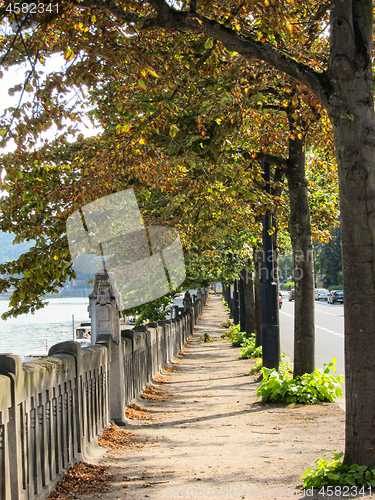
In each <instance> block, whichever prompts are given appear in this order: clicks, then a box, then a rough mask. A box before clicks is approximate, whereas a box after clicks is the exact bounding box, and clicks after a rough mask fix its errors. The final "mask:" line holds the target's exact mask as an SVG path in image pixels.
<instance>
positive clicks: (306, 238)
mask: <svg viewBox="0 0 375 500" xmlns="http://www.w3.org/2000/svg"><path fill="white" fill-rule="evenodd" d="M286 175H287V179H288V186H289V203H290V219H289V233H290V238H291V241H292V247H293V257H294V282H295V304H294V377H298V376H301V375H303V374H304V373H311V372H312V371H314V369H315V317H314V307H315V304H314V260H313V251H312V234H311V222H310V210H309V204H308V196H307V182H306V178H305V149H304V140H303V139H298V138H297V137H296V139H295V140H294V141H293V140H291V139H290V140H289V161H288V166H287V173H286Z"/></svg>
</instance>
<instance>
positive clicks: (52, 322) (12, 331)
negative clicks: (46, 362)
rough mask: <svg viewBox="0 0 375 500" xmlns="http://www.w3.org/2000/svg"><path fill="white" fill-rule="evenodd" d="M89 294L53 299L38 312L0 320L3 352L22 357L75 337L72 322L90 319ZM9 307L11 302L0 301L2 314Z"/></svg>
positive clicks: (0, 338)
mask: <svg viewBox="0 0 375 500" xmlns="http://www.w3.org/2000/svg"><path fill="white" fill-rule="evenodd" d="M88 305H89V299H88V298H87V297H79V298H51V299H48V305H47V306H46V307H44V308H43V309H39V310H38V311H36V312H35V314H22V315H21V316H18V317H17V318H9V319H7V320H6V321H4V320H2V319H0V353H5V352H9V353H12V354H18V355H19V356H21V357H22V358H23V357H24V356H25V355H27V354H29V353H32V352H36V351H37V352H43V351H44V352H46V351H48V349H49V348H50V347H51V346H53V345H54V344H57V343H58V342H63V341H65V340H73V322H72V315H74V322H75V324H77V323H80V322H81V321H87V320H88V319H89V315H88V312H87V306H88ZM7 309H8V301H7V300H0V316H1V314H3V313H4V312H5V311H6V310H7Z"/></svg>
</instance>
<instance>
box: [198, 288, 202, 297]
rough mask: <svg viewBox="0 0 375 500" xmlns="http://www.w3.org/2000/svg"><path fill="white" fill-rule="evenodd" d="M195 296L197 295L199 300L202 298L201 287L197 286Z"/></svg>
mask: <svg viewBox="0 0 375 500" xmlns="http://www.w3.org/2000/svg"><path fill="white" fill-rule="evenodd" d="M197 297H198V300H200V299H201V298H202V289H201V288H198V290H197Z"/></svg>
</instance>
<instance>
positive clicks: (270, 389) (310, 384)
mask: <svg viewBox="0 0 375 500" xmlns="http://www.w3.org/2000/svg"><path fill="white" fill-rule="evenodd" d="M335 364H336V360H335V359H334V358H332V359H331V362H330V363H328V364H326V363H325V364H324V368H323V371H320V370H318V368H316V369H315V371H313V372H312V373H305V374H304V375H302V376H301V377H297V378H293V376H292V375H290V374H288V373H283V372H277V371H276V370H274V369H271V368H262V374H263V380H262V382H261V383H260V384H259V386H258V387H257V397H259V396H262V401H263V402H266V401H271V402H276V401H277V402H284V403H306V404H311V403H318V402H320V401H333V400H334V399H335V398H340V397H341V396H342V389H341V386H340V382H343V377H342V376H341V375H340V376H336V375H332V374H331V373H330V371H331V370H332V371H333V372H335V371H336V369H335V367H334V365H335Z"/></svg>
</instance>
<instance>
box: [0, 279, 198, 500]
mask: <svg viewBox="0 0 375 500" xmlns="http://www.w3.org/2000/svg"><path fill="white" fill-rule="evenodd" d="M98 283H100V286H99V287H98V288H97V289H98V290H99V295H98V296H97V297H94V296H90V310H91V314H92V321H93V320H94V321H95V322H96V323H95V324H96V330H95V339H96V343H95V345H91V346H90V347H85V348H81V346H80V345H79V344H78V343H76V342H62V343H60V344H56V345H54V346H53V347H52V348H51V349H50V351H49V353H48V357H45V358H40V359H38V360H36V361H32V362H27V363H22V362H21V358H20V357H19V356H16V355H12V354H0V498H1V499H2V500H44V499H46V498H47V497H48V495H49V493H50V492H51V491H53V490H54V489H55V487H56V484H57V482H58V481H60V480H61V478H62V476H63V474H64V473H65V472H66V471H67V469H68V468H69V467H70V466H71V465H73V464H74V463H76V462H78V461H80V460H90V458H94V457H95V458H97V457H98V456H100V455H101V454H103V449H102V448H100V447H99V446H98V443H97V440H98V436H99V435H100V434H101V432H102V431H103V429H104V428H105V427H106V426H107V425H108V424H109V422H110V421H114V422H116V423H118V424H125V423H126V416H125V411H126V407H127V406H128V405H129V404H130V402H131V401H132V400H133V399H134V398H135V397H136V396H137V395H138V394H141V393H142V392H143V390H144V388H145V386H146V385H147V384H149V383H150V382H151V381H152V379H153V377H155V376H156V375H157V373H158V372H160V370H161V369H162V368H164V367H166V366H167V365H168V363H170V362H171V361H172V360H173V358H174V357H175V356H176V355H177V354H178V353H179V351H180V350H181V348H182V346H183V345H184V344H185V343H186V341H187V339H188V337H189V336H190V335H191V334H192V333H193V328H194V325H195V323H196V322H197V319H198V317H199V315H200V313H201V312H202V309H203V306H204V304H205V302H206V301H207V298H208V289H204V290H200V291H199V293H198V295H197V297H198V298H197V300H195V302H194V303H192V301H190V300H189V297H185V298H186V303H187V304H188V307H187V308H185V311H184V312H183V313H182V314H179V315H178V316H177V317H175V318H174V319H172V320H168V321H158V322H156V323H150V324H148V325H146V326H140V327H135V328H133V329H132V330H129V329H125V328H124V327H123V326H120V323H119V321H117V319H118V318H119V313H120V310H119V308H120V304H121V300H119V297H118V292H117V290H116V289H115V287H114V286H113V280H110V279H108V280H106V279H104V278H103V276H100V279H99V280H98ZM94 290H95V286H94Z"/></svg>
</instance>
